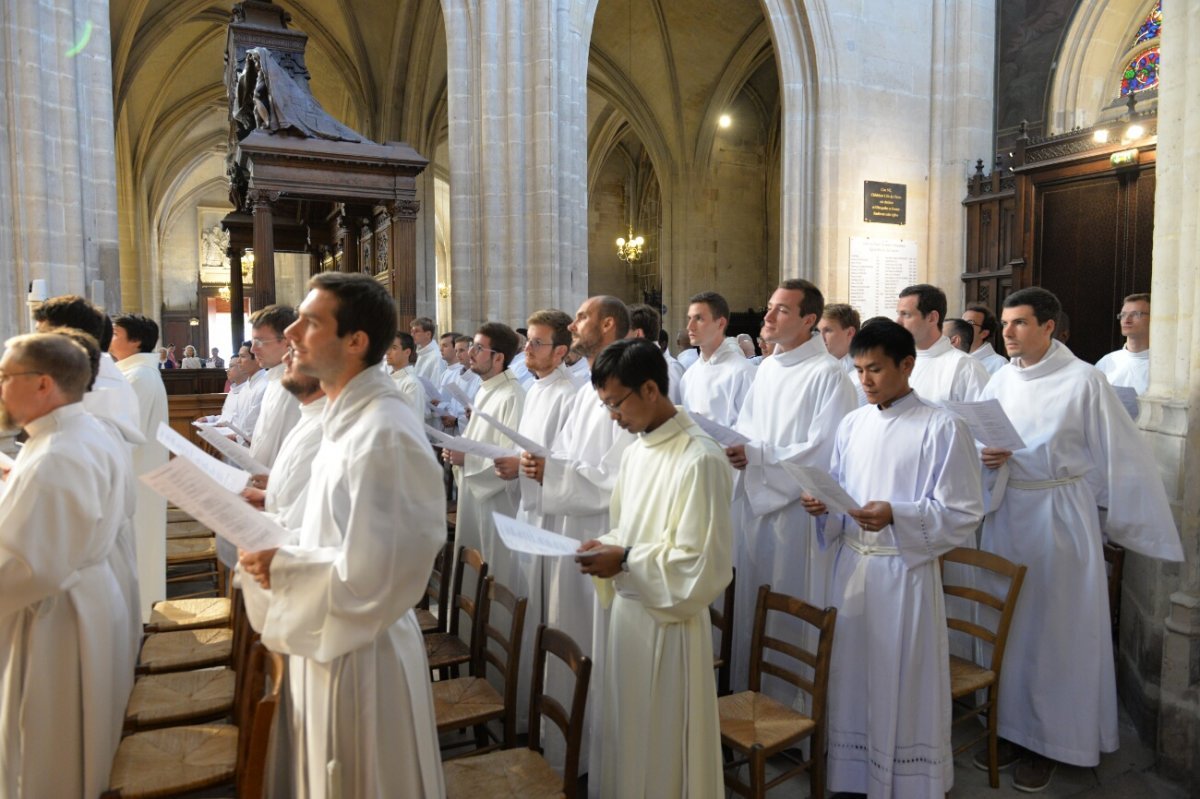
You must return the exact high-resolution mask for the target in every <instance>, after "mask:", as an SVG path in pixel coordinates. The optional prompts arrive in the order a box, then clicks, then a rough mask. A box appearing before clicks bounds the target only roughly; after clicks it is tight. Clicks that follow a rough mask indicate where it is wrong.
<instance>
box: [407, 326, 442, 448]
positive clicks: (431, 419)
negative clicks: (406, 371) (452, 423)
mask: <svg viewBox="0 0 1200 799" xmlns="http://www.w3.org/2000/svg"><path fill="white" fill-rule="evenodd" d="M414 368H415V369H416V370H417V374H418V375H420V376H421V377H423V378H425V379H426V380H428V381H429V382H430V383H433V384H434V385H435V386H436V385H437V384H438V383H439V382H441V379H442V373H443V372H445V371H446V361H445V359H444V358H442V350H441V347H439V346H438V341H437V339H433V340H432V341H430V342H429V343H428V344H426V345H425V346H424V347H419V348H417V362H416V364H415V365H414ZM437 417H438V414H436V413H434V411H433V408H427V409H426V411H425V423H426V424H428V425H431V426H433V427H436V428H437V429H438V430H441V429H442V428H441V424H440V422H438V419H437Z"/></svg>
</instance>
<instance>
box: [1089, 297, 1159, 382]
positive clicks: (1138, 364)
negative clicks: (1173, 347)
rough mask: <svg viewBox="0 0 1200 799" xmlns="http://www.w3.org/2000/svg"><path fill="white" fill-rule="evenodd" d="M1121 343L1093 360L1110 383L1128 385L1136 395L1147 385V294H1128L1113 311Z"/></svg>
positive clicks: (1148, 325) (1148, 329) (1148, 352)
mask: <svg viewBox="0 0 1200 799" xmlns="http://www.w3.org/2000/svg"><path fill="white" fill-rule="evenodd" d="M1117 321H1118V322H1120V323H1121V335H1123V336H1124V337H1125V346H1124V347H1123V348H1122V349H1119V350H1117V351H1115V352H1110V353H1109V354H1108V355H1105V356H1104V357H1103V358H1101V359H1100V361H1099V362H1098V363H1097V364H1096V368H1097V369H1099V370H1100V371H1101V372H1104V376H1105V377H1107V378H1108V382H1109V384H1110V385H1113V386H1128V387H1129V388H1132V389H1133V390H1134V391H1136V392H1137V393H1138V395H1139V396H1141V395H1142V394H1145V393H1146V389H1147V388H1149V387H1150V295H1149V294H1130V295H1129V296H1128V297H1126V298H1125V302H1124V303H1123V304H1122V305H1121V312H1120V313H1119V314H1117Z"/></svg>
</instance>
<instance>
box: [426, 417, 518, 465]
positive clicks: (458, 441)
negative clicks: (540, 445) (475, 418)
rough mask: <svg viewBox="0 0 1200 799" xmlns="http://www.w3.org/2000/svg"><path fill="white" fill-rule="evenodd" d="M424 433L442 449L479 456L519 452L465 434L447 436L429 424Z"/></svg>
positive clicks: (507, 456)
mask: <svg viewBox="0 0 1200 799" xmlns="http://www.w3.org/2000/svg"><path fill="white" fill-rule="evenodd" d="M425 433H426V434H427V435H428V436H429V440H430V441H432V442H433V443H434V444H436V445H437V446H439V447H442V448H443V449H448V450H451V451H453V452H463V453H466V454H467V455H478V456H479V457H481V458H492V459H495V458H513V457H517V456H519V455H520V454H521V452H520V450H518V449H516V448H515V447H514V448H512V449H505V448H504V447H497V446H496V445H495V444H485V443H484V442H482V441H475V440H474V439H470V438H467V437H466V436H448V435H446V434H445V433H443V432H442V431H441V430H435V429H434V428H432V427H430V426H429V425H425Z"/></svg>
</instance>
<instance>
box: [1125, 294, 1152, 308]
mask: <svg viewBox="0 0 1200 799" xmlns="http://www.w3.org/2000/svg"><path fill="white" fill-rule="evenodd" d="M1127 302H1144V303H1146V304H1147V305H1149V304H1150V293H1149V292H1146V291H1140V292H1138V293H1137V294H1129V295H1127V296H1126V297H1125V299H1123V300H1121V304H1122V305H1124V304H1125V303H1127Z"/></svg>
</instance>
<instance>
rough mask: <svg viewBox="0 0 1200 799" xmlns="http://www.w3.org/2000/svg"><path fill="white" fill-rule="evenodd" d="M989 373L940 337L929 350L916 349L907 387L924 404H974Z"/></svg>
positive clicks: (946, 339)
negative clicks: (953, 402) (914, 362)
mask: <svg viewBox="0 0 1200 799" xmlns="http://www.w3.org/2000/svg"><path fill="white" fill-rule="evenodd" d="M987 381H988V371H987V369H985V368H984V366H983V363H982V362H980V361H979V360H977V359H975V358H972V357H971V356H970V355H968V354H967V353H965V352H963V351H962V350H960V349H957V348H956V347H955V346H954V345H953V344H951V343H950V339H948V338H946V337H945V336H942V337H941V338H939V339H938V340H937V341H935V342H934V343H933V345H932V346H930V347H929V349H926V350H921V349H919V350H917V362H916V364H915V365H914V366H913V371H912V376H911V377H910V378H909V380H908V384H909V385H910V386H912V387H913V389H914V390H915V391H916V392H917V393H918V394H920V395H921V399H923V400H925V401H926V402H935V403H939V404H940V403H943V402H945V401H946V400H953V401H955V402H974V401H976V400H977V399H979V392H980V391H982V390H983V387H984V386H985V385H987Z"/></svg>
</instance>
